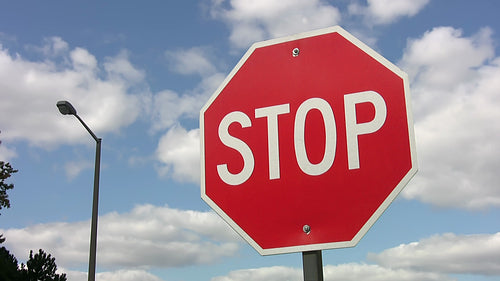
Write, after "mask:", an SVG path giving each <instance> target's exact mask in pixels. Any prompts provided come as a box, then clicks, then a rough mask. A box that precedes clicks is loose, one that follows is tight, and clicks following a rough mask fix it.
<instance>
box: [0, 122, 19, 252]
mask: <svg viewBox="0 0 500 281" xmlns="http://www.w3.org/2000/svg"><path fill="white" fill-rule="evenodd" d="M1 132H2V131H0V133H1ZM0 144H2V141H1V140H0ZM14 173H17V170H14V169H13V168H12V166H11V165H10V163H9V162H5V161H0V210H1V209H2V208H3V207H5V208H10V201H9V195H8V194H7V190H9V189H13V188H14V184H12V183H11V184H8V183H5V180H6V179H8V178H10V176H11V175H12V174H14ZM0 239H2V238H1V236H0ZM2 242H3V241H2ZM0 243H1V242H0Z"/></svg>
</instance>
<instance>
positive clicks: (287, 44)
mask: <svg viewBox="0 0 500 281" xmlns="http://www.w3.org/2000/svg"><path fill="white" fill-rule="evenodd" d="M200 129H201V155H202V161H201V163H202V169H201V174H202V176H201V196H202V198H203V200H204V201H205V202H207V203H208V204H209V205H210V206H211V207H212V208H213V209H214V210H215V211H216V212H217V213H218V214H219V215H220V216H221V217H222V218H223V219H224V220H225V221H226V222H228V223H229V224H230V225H231V226H232V227H233V228H234V229H235V230H236V231H237V232H238V233H239V234H240V235H241V236H242V237H243V238H244V239H245V240H246V241H248V242H249V243H250V244H251V245H252V246H253V247H254V248H255V249H256V250H257V251H258V252H259V253H260V254H262V255H267V254H279V253H288V252H299V251H311V250H320V249H327V248H341V247H350V246H355V245H356V244H357V243H358V241H359V240H360V239H361V237H362V236H363V235H364V234H365V233H366V232H367V231H368V229H369V228H370V227H371V226H372V225H373V223H374V222H375V221H376V220H377V219H378V217H379V216H380V215H381V214H382V213H383V211H384V210H385V209H386V208H387V207H388V206H389V204H390V203H391V202H392V200H394V198H395V197H396V196H397V194H398V193H399V192H400V191H401V190H402V189H403V187H404V186H405V185H406V183H407V182H408V181H409V180H410V178H411V177H412V176H413V175H414V174H415V173H416V171H417V164H416V156H415V142H414V134H413V121H412V116H411V110H410V100H409V86H408V78H407V75H406V74H405V73H404V72H402V71H401V70H400V69H399V68H397V67H396V66H394V65H393V64H391V63H390V62H389V61H387V60H386V59H384V58H383V57H382V56H380V55H379V54H377V53H376V52H375V51H373V50H372V49H370V48H369V47H368V46H366V45H365V44H363V43H362V42H360V41H359V40H358V39H356V38H355V37H353V36H352V35H351V34H349V33H348V32H346V31H345V30H343V29H342V28H340V27H333V28H328V29H323V30H317V31H313V32H308V33H303V34H298V35H295V36H289V37H285V38H280V39H275V40H269V41H264V42H259V43H256V44H254V45H252V47H251V48H250V49H249V50H248V51H247V53H246V54H245V55H244V56H243V58H242V59H241V60H240V62H239V63H238V64H237V65H236V67H235V68H234V69H233V71H232V72H231V73H230V74H229V76H228V77H227V78H226V80H225V81H224V82H223V83H222V85H221V86H220V87H219V89H218V90H217V91H216V92H215V93H214V94H213V96H212V97H211V98H210V100H209V101H208V102H207V104H206V105H205V106H204V107H203V109H202V110H201V112H200Z"/></svg>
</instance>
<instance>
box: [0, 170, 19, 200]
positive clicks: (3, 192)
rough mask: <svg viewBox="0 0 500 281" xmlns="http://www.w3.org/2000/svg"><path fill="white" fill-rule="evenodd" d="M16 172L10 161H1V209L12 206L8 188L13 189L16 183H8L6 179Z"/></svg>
mask: <svg viewBox="0 0 500 281" xmlns="http://www.w3.org/2000/svg"><path fill="white" fill-rule="evenodd" d="M14 173H17V170H15V169H14V168H12V166H11V165H10V163H9V162H4V161H0V210H1V209H2V208H10V201H9V195H8V194H7V190H9V189H13V188H14V184H12V183H10V184H9V183H6V182H5V180H6V179H8V178H9V177H10V176H11V175H12V174H14Z"/></svg>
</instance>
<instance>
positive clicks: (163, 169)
mask: <svg viewBox="0 0 500 281" xmlns="http://www.w3.org/2000/svg"><path fill="white" fill-rule="evenodd" d="M165 54H166V56H167V59H168V61H169V62H170V63H171V68H172V70H173V71H174V72H177V73H180V74H183V75H192V74H197V75H199V76H200V77H201V80H200V82H199V84H198V85H196V86H195V87H194V88H193V89H190V90H187V91H186V92H184V93H183V94H179V93H177V92H175V91H171V90H164V91H161V92H159V93H157V94H155V95H154V97H153V112H152V121H153V122H152V126H151V130H152V131H153V132H157V131H161V130H164V129H168V131H167V133H165V134H164V135H163V136H162V137H161V138H160V140H159V142H158V147H157V149H156V159H157V160H158V161H159V163H160V164H159V167H158V172H159V174H160V175H161V176H165V175H168V176H170V177H172V178H174V179H175V180H178V181H181V182H192V183H196V184H197V183H199V180H200V162H199V161H200V159H199V158H200V147H199V146H200V144H199V141H200V140H199V139H200V137H199V130H198V129H193V130H189V131H187V130H186V129H184V128H183V127H182V126H181V125H180V124H181V122H182V121H186V120H187V121H195V120H198V117H199V112H200V109H201V107H202V106H203V105H204V104H205V102H206V101H207V100H208V98H209V97H210V96H211V95H212V94H213V92H214V91H215V89H216V88H217V87H218V86H219V85H220V83H221V82H222V80H223V79H224V77H225V75H224V74H222V73H220V72H218V71H217V67H216V65H215V64H214V63H213V62H212V60H213V59H212V56H211V54H210V51H209V50H207V49H206V48H201V47H195V48H191V49H187V50H177V51H175V52H174V51H168V52H166V53H165Z"/></svg>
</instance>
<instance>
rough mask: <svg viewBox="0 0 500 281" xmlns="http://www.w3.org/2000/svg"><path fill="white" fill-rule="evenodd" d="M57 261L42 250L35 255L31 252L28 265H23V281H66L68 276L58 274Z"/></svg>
mask: <svg viewBox="0 0 500 281" xmlns="http://www.w3.org/2000/svg"><path fill="white" fill-rule="evenodd" d="M56 270H57V265H56V259H55V258H54V257H52V256H51V255H50V254H47V253H45V252H44V251H43V250H42V249H40V250H38V253H37V254H35V255H33V251H30V259H29V260H28V261H27V262H26V265H24V264H22V265H21V275H22V280H23V281H66V274H65V273H63V274H57V273H56Z"/></svg>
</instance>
